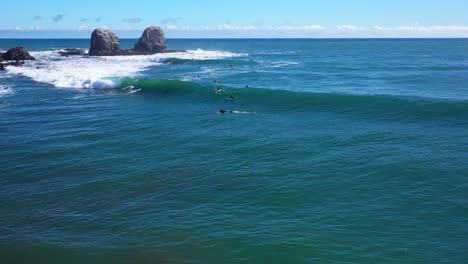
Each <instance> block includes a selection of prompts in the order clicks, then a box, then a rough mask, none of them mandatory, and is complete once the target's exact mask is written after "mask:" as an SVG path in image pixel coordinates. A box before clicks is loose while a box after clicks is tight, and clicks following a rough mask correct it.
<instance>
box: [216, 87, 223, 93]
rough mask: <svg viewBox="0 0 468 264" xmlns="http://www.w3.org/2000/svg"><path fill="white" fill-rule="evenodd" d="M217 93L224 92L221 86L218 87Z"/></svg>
mask: <svg viewBox="0 0 468 264" xmlns="http://www.w3.org/2000/svg"><path fill="white" fill-rule="evenodd" d="M215 91H216V93H220V92H222V91H223V88H221V86H218V88H216V90H215Z"/></svg>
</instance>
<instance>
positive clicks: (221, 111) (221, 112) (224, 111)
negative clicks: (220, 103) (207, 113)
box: [218, 109, 233, 114]
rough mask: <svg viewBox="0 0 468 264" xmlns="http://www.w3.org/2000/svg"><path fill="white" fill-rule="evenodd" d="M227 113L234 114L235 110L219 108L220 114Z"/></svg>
mask: <svg viewBox="0 0 468 264" xmlns="http://www.w3.org/2000/svg"><path fill="white" fill-rule="evenodd" d="M226 113H228V114H232V113H233V112H232V111H226V110H223V109H219V111H218V114H226Z"/></svg>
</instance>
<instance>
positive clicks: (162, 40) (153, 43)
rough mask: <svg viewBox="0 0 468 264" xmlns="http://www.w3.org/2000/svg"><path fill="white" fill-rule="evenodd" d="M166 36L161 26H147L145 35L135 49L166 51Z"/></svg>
mask: <svg viewBox="0 0 468 264" xmlns="http://www.w3.org/2000/svg"><path fill="white" fill-rule="evenodd" d="M166 49H167V47H166V37H165V36H164V32H163V30H162V28H160V27H155V26H151V27H147V28H146V29H145V31H144V32H143V35H142V36H141V38H140V39H139V40H138V43H137V44H136V45H135V48H134V50H135V51H138V52H147V53H150V54H151V53H159V52H164V51H166Z"/></svg>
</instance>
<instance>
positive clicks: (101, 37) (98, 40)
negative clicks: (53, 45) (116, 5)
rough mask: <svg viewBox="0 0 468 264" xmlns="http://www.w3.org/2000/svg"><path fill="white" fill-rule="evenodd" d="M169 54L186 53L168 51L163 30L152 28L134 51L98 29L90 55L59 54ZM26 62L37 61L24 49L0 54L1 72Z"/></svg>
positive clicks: (69, 51) (74, 51) (70, 50)
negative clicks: (123, 47)
mask: <svg viewBox="0 0 468 264" xmlns="http://www.w3.org/2000/svg"><path fill="white" fill-rule="evenodd" d="M167 52H185V51H184V50H168V49H167V46H166V37H165V36H164V31H163V30H162V28H160V27H156V26H150V27H147V28H146V29H145V31H144V32H143V34H142V35H141V37H140V38H139V39H138V42H137V43H136V44H135V45H134V48H133V49H122V48H121V47H120V41H119V37H118V36H117V35H116V34H115V33H114V32H112V31H111V30H109V29H104V28H97V29H95V30H94V31H93V33H92V34H91V41H90V48H89V52H88V53H86V52H85V50H83V49H76V48H68V49H63V50H62V51H60V52H59V53H60V55H61V56H86V55H89V56H131V55H152V54H156V53H167ZM25 60H35V58H34V57H33V56H31V55H30V54H29V53H28V51H27V50H26V49H25V48H23V47H15V48H12V49H10V50H8V51H7V52H6V53H0V70H5V67H7V66H21V65H23V64H24V61H25ZM4 61H6V62H4Z"/></svg>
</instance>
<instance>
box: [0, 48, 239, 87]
mask: <svg viewBox="0 0 468 264" xmlns="http://www.w3.org/2000/svg"><path fill="white" fill-rule="evenodd" d="M31 55H32V56H34V57H35V58H36V60H35V61H28V62H26V63H25V65H24V67H8V68H7V72H8V73H9V74H14V75H22V76H26V77H29V78H31V79H33V80H35V81H37V82H43V83H49V84H52V85H54V86H56V87H69V88H114V87H117V86H119V85H120V81H119V78H118V77H128V76H134V75H137V74H138V73H139V72H141V71H144V70H145V69H146V68H148V67H153V66H157V65H161V64H162V62H163V61H164V60H167V59H169V58H179V59H193V60H216V59H222V58H226V57H238V56H245V55H246V54H239V53H232V52H227V51H204V50H201V49H197V50H189V51H187V52H185V53H160V54H154V55H145V56H109V57H89V58H83V57H81V56H69V57H62V56H60V55H59V53H58V52H57V51H36V52H31Z"/></svg>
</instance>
